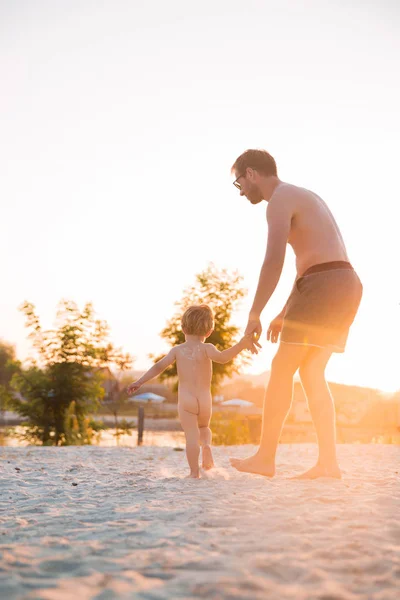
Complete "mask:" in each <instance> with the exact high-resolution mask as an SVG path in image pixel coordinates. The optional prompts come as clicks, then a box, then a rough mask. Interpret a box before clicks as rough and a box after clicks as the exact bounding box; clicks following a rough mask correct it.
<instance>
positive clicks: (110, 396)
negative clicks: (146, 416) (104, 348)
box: [104, 356, 134, 446]
mask: <svg viewBox="0 0 400 600" xmlns="http://www.w3.org/2000/svg"><path fill="white" fill-rule="evenodd" d="M116 366H117V368H118V371H117V375H116V377H115V378H113V379H108V381H107V402H105V403H104V406H105V407H106V408H107V410H108V411H109V412H110V413H111V414H112V416H113V417H114V426H115V433H114V436H115V438H116V440H117V446H119V438H120V436H121V435H123V434H126V435H132V429H133V427H134V425H133V423H132V422H131V421H127V420H126V419H119V418H118V415H119V414H120V413H121V410H123V409H124V407H125V406H126V403H127V402H128V395H127V393H126V387H127V385H128V383H130V382H131V378H128V379H127V378H124V373H125V371H127V370H128V369H129V368H130V367H131V361H130V360H129V361H128V360H126V359H125V357H124V356H122V357H121V358H120V359H119V360H117V363H116Z"/></svg>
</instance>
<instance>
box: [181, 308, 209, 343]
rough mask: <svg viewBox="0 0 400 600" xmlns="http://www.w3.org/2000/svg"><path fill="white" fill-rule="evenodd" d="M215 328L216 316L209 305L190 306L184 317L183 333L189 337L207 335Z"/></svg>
mask: <svg viewBox="0 0 400 600" xmlns="http://www.w3.org/2000/svg"><path fill="white" fill-rule="evenodd" d="M213 328H214V315H213V313H212V310H211V308H210V307H209V306H208V305H207V304H198V305H194V306H189V308H187V309H186V310H185V312H184V313H183V316H182V331H183V333H187V334H188V335H201V336H204V335H207V333H209V332H210V331H211V330H212V329H213Z"/></svg>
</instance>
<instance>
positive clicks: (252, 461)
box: [229, 454, 275, 477]
mask: <svg viewBox="0 0 400 600" xmlns="http://www.w3.org/2000/svg"><path fill="white" fill-rule="evenodd" d="M229 460H230V463H231V465H232V467H233V468H234V469H237V470H238V471H243V472H244V473H254V474H256V475H264V477H273V476H274V475H275V465H274V464H271V463H268V462H266V461H265V459H263V458H262V457H261V456H259V455H258V454H254V456H250V457H249V458H245V459H240V458H230V459H229Z"/></svg>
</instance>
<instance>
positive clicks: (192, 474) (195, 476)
mask: <svg viewBox="0 0 400 600" xmlns="http://www.w3.org/2000/svg"><path fill="white" fill-rule="evenodd" d="M185 479H200V473H199V471H197V472H196V471H194V472H192V471H191V472H190V474H189V475H186V477H185Z"/></svg>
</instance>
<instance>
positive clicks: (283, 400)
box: [231, 150, 362, 479]
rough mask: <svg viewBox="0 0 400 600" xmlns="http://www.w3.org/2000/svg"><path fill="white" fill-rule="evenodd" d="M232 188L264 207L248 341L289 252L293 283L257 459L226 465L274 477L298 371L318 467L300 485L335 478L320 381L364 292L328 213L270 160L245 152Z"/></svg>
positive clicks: (278, 329)
mask: <svg viewBox="0 0 400 600" xmlns="http://www.w3.org/2000/svg"><path fill="white" fill-rule="evenodd" d="M232 172H233V173H234V175H235V181H234V185H235V186H236V187H237V188H238V189H239V190H240V195H241V196H245V197H246V198H247V199H248V200H249V201H250V202H251V204H258V203H259V202H261V201H262V200H266V201H267V203H268V205H267V222H268V241H267V250H266V255H265V258H264V262H263V265H262V268H261V273H260V277H259V282H258V287H257V291H256V294H255V297H254V301H253V305H252V307H251V310H250V314H249V318H248V324H247V328H246V332H245V335H246V334H252V335H253V336H254V339H255V340H258V339H259V337H260V335H261V331H262V327H261V322H260V316H261V313H262V311H263V309H264V307H265V306H266V304H267V302H268V300H269V299H270V297H271V295H272V293H273V291H274V290H275V287H276V285H277V283H278V281H279V278H280V275H281V271H282V267H283V263H284V258H285V252H286V244H290V245H291V246H292V248H293V251H294V253H295V256H296V271H297V276H296V281H295V284H294V287H293V290H292V292H291V294H290V296H289V298H288V300H287V302H286V304H285V306H284V308H283V309H282V311H281V312H280V314H279V315H278V316H277V317H275V319H273V320H272V321H271V323H270V326H269V328H268V331H267V339H268V340H270V341H271V342H273V343H276V342H277V341H278V339H279V336H280V343H279V347H278V350H277V353H276V355H275V357H274V359H273V361H272V367H271V374H270V379H269V382H268V386H267V390H266V395H265V401H264V409H263V425H262V433H261V440H260V446H259V449H258V451H257V452H256V454H255V455H254V456H251V457H249V458H247V459H244V460H240V459H235V458H232V459H231V464H232V466H233V467H235V468H236V469H238V470H239V471H246V472H248V473H258V474H261V475H266V476H268V477H273V475H274V474H275V455H276V450H277V446H278V442H279V437H280V434H281V430H282V427H283V424H284V421H285V419H286V417H287V415H288V412H289V409H290V406H291V402H292V389H293V376H294V374H295V373H296V371H297V370H299V375H300V379H301V383H302V386H303V389H304V392H305V394H306V397H307V401H308V406H309V409H310V412H311V416H312V419H313V422H314V425H315V429H316V432H317V438H318V450H319V456H318V460H317V463H316V465H315V466H313V467H312V468H311V469H310V470H309V471H307V472H306V473H303V474H302V475H300V476H299V477H300V478H305V479H315V478H317V477H335V478H340V477H341V472H340V468H339V465H338V462H337V457H336V430H335V409H334V403H333V399H332V396H331V394H330V390H329V387H328V385H327V382H326V380H325V368H326V365H327V363H328V361H329V359H330V357H331V354H332V352H344V349H345V345H346V340H347V335H348V332H349V327H350V325H351V323H352V322H353V320H354V317H355V315H356V313H357V309H358V306H359V303H360V301H361V296H362V284H361V282H360V280H359V278H358V276H357V274H356V273H355V271H354V269H353V268H352V266H351V264H350V262H349V257H348V255H347V252H346V248H345V244H344V241H343V238H342V236H341V233H340V231H339V228H338V226H337V224H336V222H335V219H334V218H333V215H332V213H331V212H330V210H329V208H328V207H327V205H326V204H325V202H324V201H323V200H322V199H321V198H320V197H319V196H317V194H315V193H313V192H311V191H309V190H306V189H304V188H300V187H297V186H294V185H291V184H288V183H284V182H282V181H280V179H279V178H278V176H277V170H276V163H275V160H274V159H273V157H272V156H271V155H270V154H268V152H265V151H263V150H247V151H246V152H244V153H243V154H242V155H241V156H239V158H238V159H237V160H236V161H235V163H234V165H233V167H232Z"/></svg>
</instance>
